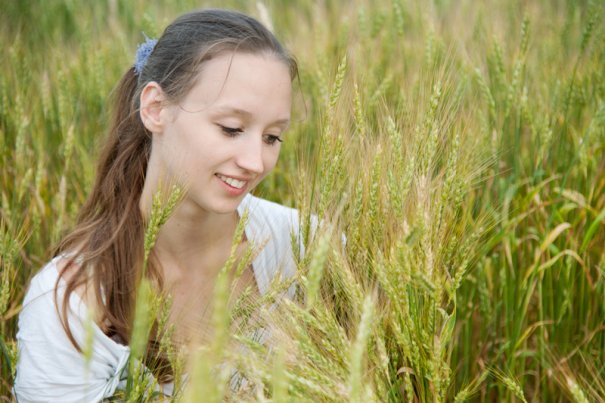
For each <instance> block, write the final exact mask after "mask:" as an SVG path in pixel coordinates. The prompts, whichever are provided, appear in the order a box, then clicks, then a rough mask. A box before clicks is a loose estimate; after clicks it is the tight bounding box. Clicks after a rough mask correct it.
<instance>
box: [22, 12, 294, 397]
mask: <svg viewBox="0 0 605 403" xmlns="http://www.w3.org/2000/svg"><path fill="white" fill-rule="evenodd" d="M296 74H297V67H296V63H295V62H294V60H293V59H292V57H290V55H289V54H288V53H287V52H286V50H284V48H283V47H282V46H281V45H280V44H279V42H278V41H277V40H276V39H275V37H274V36H273V35H272V34H271V32H269V31H268V30H267V29H266V28H264V27H263V26H262V25H261V24H260V23H259V22H257V21H256V20H254V19H252V18H250V17H248V16H245V15H243V14H240V13H237V12H232V11H224V10H204V11H196V12H192V13H189V14H186V15H183V16H181V17H180V18H178V19H177V20H176V21H174V22H173V23H172V24H171V25H170V26H168V28H166V30H165V32H164V33H163V35H162V36H161V38H159V40H158V41H157V43H156V42H155V41H151V40H148V41H147V42H146V43H145V44H144V45H143V46H142V47H140V48H139V51H138V52H137V59H136V62H135V65H134V66H133V67H132V68H130V69H129V70H128V71H127V72H126V74H125V75H124V77H123V78H122V80H121V82H120V84H119V86H118V89H117V95H116V104H115V116H114V117H113V121H112V122H111V127H110V133H109V134H110V135H109V140H108V143H107V145H106V147H105V149H104V150H103V152H102V155H101V158H100V162H99V165H98V170H97V178H96V182H95V184H94V187H93V189H92V193H91V194H90V197H89V198H88V200H87V202H86V204H85V205H84V207H83V209H82V211H81V213H80V215H79V218H78V222H77V224H76V226H75V228H74V230H73V231H72V232H71V233H70V234H69V235H67V237H66V238H65V239H64V240H63V241H62V243H61V245H60V247H59V249H58V251H57V255H56V257H55V258H54V259H52V261H50V262H49V263H48V264H47V265H46V266H45V267H44V268H43V269H42V270H41V271H40V272H39V273H38V274H37V275H36V276H35V277H34V278H33V279H32V281H31V285H30V288H29V290H28V292H27V295H26V297H25V300H24V304H23V310H22V311H21V314H20V318H19V332H18V335H17V341H18V347H19V360H18V364H17V377H16V380H15V385H14V391H15V395H16V397H17V399H18V400H19V401H62V402H66V401H99V400H101V399H103V398H105V397H109V396H111V395H113V394H114V393H115V391H116V390H117V389H119V388H120V387H122V386H123V384H124V381H123V380H124V378H125V369H126V367H127V365H126V363H127V361H128V357H129V352H130V351H129V347H128V344H129V341H130V337H131V332H132V324H133V314H134V301H135V291H136V290H135V288H136V284H137V282H138V280H139V279H140V276H141V275H142V274H141V273H142V265H143V250H144V249H143V237H144V229H145V221H146V219H147V218H148V217H149V214H150V210H151V204H152V198H153V195H154V194H155V193H156V192H157V191H158V190H160V189H161V188H162V187H163V186H164V185H165V184H168V183H177V184H179V185H180V186H182V187H183V188H184V189H186V194H185V196H184V199H183V200H182V201H181V202H180V203H179V204H178V206H177V207H176V209H175V211H174V213H173V215H172V216H171V217H170V219H169V220H168V221H167V222H166V224H165V225H164V226H163V227H162V228H161V230H160V232H159V234H158V238H157V242H156V244H155V247H154V249H153V253H152V256H151V261H150V264H149V267H148V272H147V275H148V276H149V277H151V279H152V280H153V282H154V284H157V285H158V287H159V288H160V289H161V290H162V291H164V292H166V293H167V294H170V295H171V296H172V306H171V311H170V321H171V323H172V324H174V325H175V341H177V342H186V341H188V340H190V339H191V338H193V337H196V336H199V335H200V332H202V333H203V332H204V329H207V324H208V323H207V322H208V317H207V315H206V312H208V309H207V307H208V306H209V305H210V304H211V301H212V289H213V282H214V279H215V277H216V275H217V273H218V272H219V270H220V269H221V268H222V266H223V265H224V263H225V261H226V260H227V258H228V256H229V252H230V248H231V243H232V239H233V237H234V233H235V230H236V226H237V225H238V222H239V220H240V217H241V215H242V214H243V212H244V211H245V210H248V212H249V219H248V221H247V224H246V227H245V239H244V241H243V242H242V244H241V245H240V247H241V248H244V247H246V246H248V245H252V246H253V247H257V248H258V254H257V255H256V257H255V258H254V260H253V262H252V265H251V266H250V267H249V268H248V269H247V270H246V271H245V272H244V274H243V275H242V276H241V277H240V278H239V279H238V283H237V284H235V287H234V290H235V293H238V292H241V291H242V290H243V289H244V288H246V287H248V286H251V287H252V288H253V289H254V290H256V292H257V293H259V294H262V293H263V292H265V291H266V290H267V287H268V285H269V283H270V281H271V280H272V279H273V278H274V276H276V274H277V273H279V272H281V275H282V277H288V276H292V275H293V274H294V260H293V256H292V248H291V244H290V240H291V234H292V233H293V232H294V233H296V232H297V229H298V216H297V212H296V211H295V210H292V209H289V208H286V207H283V206H280V205H278V204H275V203H272V202H269V201H266V200H262V199H259V198H256V197H254V196H252V195H250V194H249V192H250V191H251V190H252V189H253V188H254V187H255V186H256V185H257V184H258V183H259V182H260V181H261V180H262V179H263V178H264V177H265V176H266V175H267V174H268V173H269V172H271V170H272V169H273V168H274V166H275V164H276V162H277V158H278V155H279V150H280V144H281V142H282V141H284V132H285V131H286V129H287V127H288V124H289V121H290V106H291V92H292V85H291V83H292V80H293V78H294V77H295V76H296ZM91 313H94V324H93V335H94V337H93V344H92V357H90V358H88V359H85V357H84V355H83V353H82V350H81V348H82V346H83V345H84V343H85V338H86V334H87V333H86V332H87V331H86V328H87V322H86V321H87V318H90V317H91Z"/></svg>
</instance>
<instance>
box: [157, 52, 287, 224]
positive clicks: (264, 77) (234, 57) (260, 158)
mask: <svg viewBox="0 0 605 403" xmlns="http://www.w3.org/2000/svg"><path fill="white" fill-rule="evenodd" d="M291 97H292V85H291V78H290V73H289V69H288V67H287V65H286V64H285V63H284V62H283V61H280V60H278V59H277V58H276V57H275V56H272V55H268V54H248V53H232V52H226V53H223V54H220V55H218V56H216V57H214V58H212V59H211V60H209V61H207V62H204V64H203V65H202V73H201V74H200V76H199V79H198V80H197V82H196V83H195V85H194V87H193V88H192V89H191V91H190V92H189V93H188V95H187V96H186V97H185V99H184V100H182V101H181V102H180V103H179V104H178V105H170V106H167V107H164V108H162V109H161V112H160V118H161V121H162V122H165V124H164V125H162V128H163V129H162V130H161V132H160V133H154V139H153V152H154V153H155V152H157V153H158V157H159V160H160V161H161V166H162V169H163V170H165V172H164V173H163V174H167V175H168V177H169V178H170V179H171V180H175V179H176V180H177V182H178V183H181V184H183V185H185V187H186V188H187V190H188V196H187V198H186V200H185V202H191V203H193V207H197V208H200V209H202V210H205V211H208V212H215V213H229V212H233V211H234V210H235V209H236V208H237V206H238V205H239V204H240V202H241V200H242V199H243V197H244V196H245V195H246V194H247V193H248V192H249V191H250V190H251V189H253V188H254V187H255V186H256V185H257V184H258V183H259V182H260V181H261V180H262V179H263V178H264V177H265V176H266V175H267V174H268V173H269V172H271V170H272V169H273V168H274V167H275V164H276V162H277V157H278V156H279V150H280V144H281V141H280V140H282V138H283V133H284V131H285V130H286V128H287V126H288V123H289V121H290V107H291ZM163 176H164V175H163Z"/></svg>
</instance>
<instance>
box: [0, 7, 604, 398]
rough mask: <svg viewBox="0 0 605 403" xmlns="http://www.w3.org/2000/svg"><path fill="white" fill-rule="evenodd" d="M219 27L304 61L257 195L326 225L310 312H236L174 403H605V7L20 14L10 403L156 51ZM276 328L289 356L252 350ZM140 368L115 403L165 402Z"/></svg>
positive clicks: (0, 306) (7, 380) (1, 218)
mask: <svg viewBox="0 0 605 403" xmlns="http://www.w3.org/2000/svg"><path fill="white" fill-rule="evenodd" d="M217 6H220V7H228V8H234V9H238V10H241V11H243V12H246V13H249V14H250V15H253V16H255V17H257V18H259V19H260V20H261V21H263V22H264V23H265V24H266V25H269V26H271V27H272V28H273V30H274V32H275V33H276V34H277V36H278V37H279V38H280V39H281V40H282V41H283V42H284V44H285V45H286V46H287V47H288V48H289V49H290V50H291V51H292V53H293V54H294V55H295V56H296V58H297V60H298V63H299V67H300V79H299V80H296V81H295V92H294V93H295V102H294V110H293V117H294V119H293V123H292V125H291V128H290V129H289V131H288V133H287V134H286V135H285V141H284V144H283V145H282V150H281V155H280V160H279V162H278V166H277V168H276V169H275V171H274V172H273V173H272V174H271V175H270V176H269V177H267V179H265V181H264V182H263V183H262V184H261V185H260V186H259V187H258V188H257V189H256V190H255V194H257V195H260V196H262V197H265V198H267V199H270V200H274V201H277V202H280V203H282V204H285V205H289V206H292V207H296V208H298V209H299V210H300V211H301V214H302V216H303V217H305V218H309V217H310V216H311V215H316V216H318V217H320V219H321V220H322V225H321V226H320V228H319V230H317V231H316V232H315V233H313V236H308V235H309V234H310V233H311V232H312V231H309V220H306V219H305V220H304V222H305V223H306V225H304V226H303V228H302V230H303V233H304V234H305V235H306V238H307V240H306V242H307V248H306V249H307V252H306V254H305V257H304V259H302V260H301V261H300V262H299V264H298V266H299V277H298V279H297V283H298V284H299V286H300V288H301V290H302V293H303V294H304V298H303V299H301V300H300V301H295V302H290V301H284V302H283V303H282V304H280V305H279V306H278V307H277V309H275V310H267V309H265V308H263V307H266V306H268V305H269V304H271V302H272V298H274V297H275V295H278V294H279V290H280V288H279V287H280V286H279V285H276V286H275V289H274V291H273V292H269V293H268V294H267V295H265V296H264V297H263V299H262V300H261V301H255V302H248V303H246V298H245V297H246V295H244V297H243V299H242V301H240V303H237V304H235V305H234V307H232V309H229V308H228V307H227V304H226V303H223V304H221V303H217V304H216V311H215V312H214V323H215V325H216V329H217V331H216V333H215V334H216V336H215V338H214V340H212V341H211V342H210V344H209V345H208V346H202V347H201V348H199V349H196V350H195V353H194V354H190V355H189V356H190V357H193V358H192V359H191V362H185V361H184V359H183V356H182V355H181V354H179V352H178V351H175V349H174V348H173V347H171V346H170V344H169V343H166V345H165V346H164V347H163V348H165V349H166V353H167V354H168V355H169V356H170V357H171V359H172V360H173V365H174V368H175V369H176V372H177V377H176V380H177V385H178V384H179V381H180V379H181V378H182V375H183V374H184V373H185V372H186V373H188V379H189V381H188V382H187V383H186V384H185V387H184V390H183V391H182V393H178V394H177V395H176V396H175V399H176V400H179V401H180V400H184V401H196V402H198V401H221V400H222V399H233V400H238V401H239V400H244V401H273V402H285V401H334V402H341V401H356V402H369V401H390V402H397V401H410V402H411V401H420V402H436V401H456V402H459V401H460V402H461V401H467V400H468V401H522V402H524V401H540V402H558V401H577V402H589V401H590V402H592V401H605V23H604V17H605V5H603V3H602V2H600V1H594V2H590V1H583V0H578V1H573V0H567V1H565V0H548V1H547V0H542V1H540V0H525V1H523V0H505V1H501V0H486V1H472V0H459V1H451V0H431V1H421V0H418V1H415V0H384V1H370V0H355V1H350V2H349V1H344V0H341V1H338V0H322V1H311V0H297V1H278V0H268V1H265V2H264V3H261V2H258V3H257V2H249V1H244V0H240V1H233V0H225V1H222V2H213V1H193V0H174V1H166V2H162V1H159V0H154V1H143V0H137V1H121V0H107V1H73V0H53V1H44V0H29V1H18V0H14V1H13V0H0V43H1V45H2V49H3V54H2V58H0V192H1V200H0V264H1V268H0V270H1V273H0V362H1V364H0V396H7V397H8V396H10V391H11V386H12V382H13V379H14V369H15V361H16V351H17V350H16V344H15V334H16V331H17V316H18V314H19V311H20V309H21V303H22V300H23V296H24V292H25V291H26V289H27V285H28V281H29V279H30V278H31V277H32V276H33V275H34V274H35V273H36V272H37V271H38V270H39V269H40V268H41V267H42V266H43V265H44V264H45V262H47V261H48V260H49V259H50V258H51V257H52V253H53V248H54V247H55V246H56V244H57V242H58V241H60V239H61V237H62V236H64V235H65V234H66V233H67V231H69V229H70V228H71V226H72V225H73V223H74V221H75V218H76V216H77V214H78V211H79V208H80V207H81V206H82V204H83V202H84V200H85V198H86V196H87V193H88V191H89V190H90V188H91V186H92V182H93V180H94V175H95V161H96V157H97V155H98V149H99V147H100V145H101V144H102V143H103V139H104V137H105V134H106V130H107V122H108V116H109V113H110V103H109V100H110V97H111V93H112V89H113V88H114V86H115V85H116V83H117V82H118V80H119V79H120V77H121V76H122V74H123V73H124V72H125V71H126V69H128V68H129V67H130V66H131V65H132V63H133V58H134V53H135V50H136V46H137V44H138V43H140V42H142V41H143V40H144V36H143V33H145V34H146V35H148V36H158V35H159V34H161V32H162V30H163V28H164V27H165V26H166V25H167V24H168V23H169V22H171V21H172V20H173V19H174V18H175V17H176V16H178V15H180V14H182V13H183V12H186V11H189V10H191V9H194V8H199V7H217ZM152 232H153V229H152ZM342 234H344V235H345V236H346V245H345V247H344V248H343V247H341V246H342V236H341V235H342ZM152 235H153V234H152ZM218 287H219V292H217V299H218V300H219V301H223V302H224V301H226V300H227V298H228V292H227V291H228V290H227V285H226V284H222V283H220V282H219V284H218ZM221 287H222V288H221ZM150 294H152V293H149V290H147V291H146V292H143V293H141V295H143V297H141V301H142V302H141V304H142V305H141V306H145V308H146V309H143V310H140V309H137V319H136V320H137V321H139V322H140V323H143V324H145V323H147V324H148V322H149V320H148V319H149V318H144V317H142V316H141V315H140V312H147V315H156V316H159V317H162V309H161V308H160V306H161V304H158V303H157V301H156V300H154V298H153V296H152V295H150ZM145 298H146V299H145ZM252 311H256V312H255V313H254V315H252V313H251V312H252ZM252 316H254V320H247V319H249V318H250V317H252ZM231 321H234V322H237V323H239V324H240V325H239V327H238V328H237V329H232V328H231V327H230V325H229V323H230V322H231ZM137 323H138V322H137ZM263 323H265V324H267V323H269V324H270V326H271V328H272V329H273V332H272V333H273V335H274V338H275V340H274V342H273V344H272V347H271V349H270V351H267V349H268V347H267V346H265V345H260V344H258V343H255V342H254V340H252V339H251V338H250V337H249V336H248V335H249V334H250V332H251V330H253V328H254V327H255V326H256V327H257V326H262V325H263ZM266 326H269V325H266ZM135 328H137V329H140V328H141V326H139V327H137V326H135ZM142 328H144V326H143V327H142ZM139 336H140V337H139V339H140V340H146V335H145V333H144V332H143V333H140V335H139ZM234 343H237V344H239V345H240V347H241V346H245V347H242V348H231V346H232V345H233V344H234ZM139 344H140V343H139ZM143 350H144V349H135V348H134V347H133V357H134V358H137V357H140V356H141V355H142V354H143V353H142V351H143ZM133 362H135V361H134V360H133ZM233 368H237V369H238V371H239V372H240V373H241V374H242V375H243V376H244V377H245V378H246V379H248V380H249V383H248V387H245V388H242V389H240V390H239V391H233V390H230V388H229V387H228V386H227V384H228V380H229V376H230V375H231V373H232V372H231V370H232V369H233ZM131 369H135V370H133V371H131V373H130V375H129V376H130V382H128V388H127V389H126V390H125V391H121V392H119V395H118V396H116V397H117V398H118V399H124V400H128V401H144V400H147V399H152V398H153V396H152V395H151V394H149V393H146V392H145V382H144V381H142V380H141V379H143V378H142V377H141V376H140V373H139V372H137V371H136V365H135V364H133V365H132V366H131ZM253 385H255V386H253ZM0 400H3V399H0Z"/></svg>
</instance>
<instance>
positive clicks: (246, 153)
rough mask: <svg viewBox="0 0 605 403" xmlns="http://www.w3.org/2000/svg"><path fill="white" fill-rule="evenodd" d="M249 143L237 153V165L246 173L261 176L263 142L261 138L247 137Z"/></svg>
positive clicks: (244, 144)
mask: <svg viewBox="0 0 605 403" xmlns="http://www.w3.org/2000/svg"><path fill="white" fill-rule="evenodd" d="M247 137H248V141H246V142H244V143H243V144H242V145H241V149H240V150H238V152H237V158H236V164H237V165H238V166H239V167H240V168H242V169H245V170H246V171H249V172H252V173H255V174H260V173H262V172H263V169H264V164H263V141H262V138H260V136H258V137H257V136H247Z"/></svg>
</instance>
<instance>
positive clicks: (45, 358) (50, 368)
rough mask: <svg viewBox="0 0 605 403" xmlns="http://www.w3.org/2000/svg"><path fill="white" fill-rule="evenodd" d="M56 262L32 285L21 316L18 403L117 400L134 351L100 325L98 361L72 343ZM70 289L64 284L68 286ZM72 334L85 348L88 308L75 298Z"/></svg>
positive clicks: (95, 343) (95, 338)
mask: <svg viewBox="0 0 605 403" xmlns="http://www.w3.org/2000/svg"><path fill="white" fill-rule="evenodd" d="M57 276H58V272H57V268H56V259H55V260H53V261H51V262H50V263H49V264H48V265H47V266H46V267H45V268H44V269H42V271H41V272H40V273H38V274H37V275H36V276H35V277H34V278H33V279H32V281H31V284H30V287H29V290H28V291H27V294H26V295H25V299H24V302H23V309H22V311H21V313H20V315H19V331H18V332H17V346H18V360H17V376H16V379H15V385H14V389H13V392H14V394H15V397H16V399H17V401H18V402H83V401H86V402H96V401H100V400H102V399H103V398H105V397H109V396H112V395H113V394H114V393H115V390H116V388H118V385H119V384H120V380H121V379H120V378H122V377H123V376H124V375H125V372H126V371H125V370H124V369H125V368H126V364H127V362H128V357H129V354H130V350H129V348H128V347H127V346H122V345H120V344H118V343H116V342H114V341H113V340H111V339H110V338H109V337H107V336H106V335H105V334H104V333H103V332H102V331H101V329H100V328H99V327H97V326H96V325H95V324H94V323H91V325H92V332H93V337H92V339H93V348H92V352H93V353H92V356H91V357H90V359H89V360H88V362H87V360H86V359H85V358H84V356H83V354H82V353H80V352H78V351H77V350H76V348H75V347H74V346H73V345H72V343H71V342H70V340H69V339H68V337H67V335H66V333H65V330H64V329H63V326H62V325H61V321H60V318H59V314H58V312H61V304H62V301H63V292H62V290H61V288H63V287H61V286H60V289H58V292H57V296H58V298H57V302H58V303H59V310H58V312H57V307H56V305H55V299H54V288H55V284H56V280H57ZM62 284H63V285H64V283H63V282H62ZM69 305H70V310H68V312H71V313H70V314H68V317H69V325H70V329H71V331H72V333H73V336H74V338H75V339H76V341H77V342H78V344H79V345H80V346H84V343H85V342H84V340H85V339H86V330H85V326H84V323H85V320H86V317H87V314H86V307H85V306H84V304H83V303H82V300H81V299H80V298H79V297H78V296H77V295H76V294H75V293H72V295H71V296H70V301H69Z"/></svg>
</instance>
